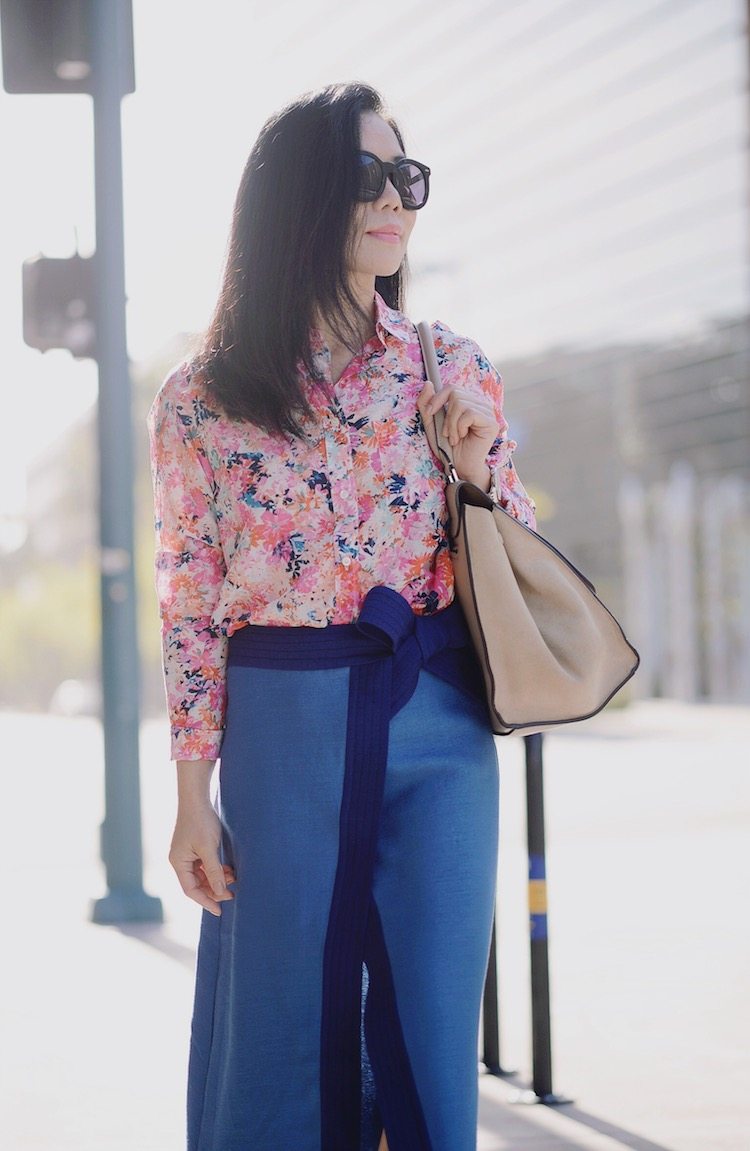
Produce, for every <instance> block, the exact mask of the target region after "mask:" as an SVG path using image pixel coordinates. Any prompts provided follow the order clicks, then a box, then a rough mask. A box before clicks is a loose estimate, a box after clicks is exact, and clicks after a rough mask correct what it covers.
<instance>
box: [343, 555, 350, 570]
mask: <svg viewBox="0 0 750 1151" xmlns="http://www.w3.org/2000/svg"><path fill="white" fill-rule="evenodd" d="M341 562H342V564H343V565H344V567H345V568H348V567H349V564H350V563H351V562H352V557H351V556H350V555H349V554H348V553H346V554H345V555H343V556H342V557H341Z"/></svg>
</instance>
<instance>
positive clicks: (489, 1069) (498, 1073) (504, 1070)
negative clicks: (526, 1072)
mask: <svg viewBox="0 0 750 1151" xmlns="http://www.w3.org/2000/svg"><path fill="white" fill-rule="evenodd" d="M480 1067H482V1068H484V1072H485V1074H486V1075H494V1076H495V1077H496V1078H497V1079H506V1078H513V1076H515V1075H517V1074H518V1070H514V1071H511V1070H510V1068H508V1067H501V1066H500V1064H499V1063H487V1062H486V1061H485V1060H484V1059H483V1060H482V1062H481V1063H480Z"/></svg>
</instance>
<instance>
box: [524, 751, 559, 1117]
mask: <svg viewBox="0 0 750 1151" xmlns="http://www.w3.org/2000/svg"><path fill="white" fill-rule="evenodd" d="M524 743H525V745H526V818H527V829H528V852H529V932H530V945H531V1040H532V1060H533V1071H532V1081H533V1089H532V1090H531V1091H522V1092H519V1095H518V1097H517V1100H516V1101H518V1102H523V1103H548V1104H557V1103H570V1102H572V1100H571V1099H568V1098H566V1097H563V1096H561V1095H555V1094H554V1092H553V1090H552V1030H551V1026H550V999H549V955H548V950H547V878H546V862H545V842H544V778H543V770H542V735H541V733H537V734H535V735H527V736H525V737H524Z"/></svg>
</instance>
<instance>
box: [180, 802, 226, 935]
mask: <svg viewBox="0 0 750 1151" xmlns="http://www.w3.org/2000/svg"><path fill="white" fill-rule="evenodd" d="M220 840H221V823H220V821H219V818H218V815H217V814H216V812H215V811H214V809H213V808H212V807H211V806H210V804H207V805H205V806H203V805H201V806H200V807H197V808H196V807H194V806H191V805H186V807H185V808H179V807H178V815H177V823H176V824H175V830H174V835H173V837H172V846H171V849H170V852H169V862H170V863H171V864H172V867H173V868H174V870H175V873H176V875H177V879H178V881H179V884H180V887H181V888H182V890H183V891H184V893H185V895H187V896H188V897H189V898H190V899H193V900H194V901H195V902H196V903H199V904H200V906H201V907H204V908H205V909H206V910H207V911H210V912H211V913H212V914H213V915H220V914H221V908H220V906H219V903H220V902H222V901H224V900H226V899H233V898H234V895H233V893H232V892H231V891H228V890H227V884H229V883H234V882H235V877H234V872H233V871H232V868H231V867H229V866H228V865H227V864H222V862H221V859H220V858H219V843H220Z"/></svg>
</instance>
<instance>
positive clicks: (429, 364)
mask: <svg viewBox="0 0 750 1151" xmlns="http://www.w3.org/2000/svg"><path fill="white" fill-rule="evenodd" d="M417 335H418V336H419V343H420V345H421V347H422V359H423V360H424V366H425V374H426V376H427V379H428V380H430V382H431V383H432V386H433V387H434V389H435V391H436V392H439V391H442V387H443V381H442V380H441V378H440V365H439V364H438V358H437V353H436V351H435V337H434V335H433V332H432V325H431V324H428V322H427V320H420V322H419V323H418V324H417ZM444 418H445V412H444V410H443V409H442V408H441V409H440V411H438V412H436V413H435V415H434V417H433V420H432V425H431V426H429V427H428V426H427V425H425V429H424V430H425V432H426V433H427V439H428V440H429V443H430V447H431V448H432V450H433V452H434V453H435V455H436V456H437V458H438V459H439V460H440V462H441V463H442V465H443V470H444V471H445V476H446V479H447V481H448V483H455V482H456V480H457V479H458V472H457V471H456V467H455V464H454V463H453V452H452V450H451V446H450V443H449V441H448V440H447V439H446V437H445V436H444V435H443V421H444Z"/></svg>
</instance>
